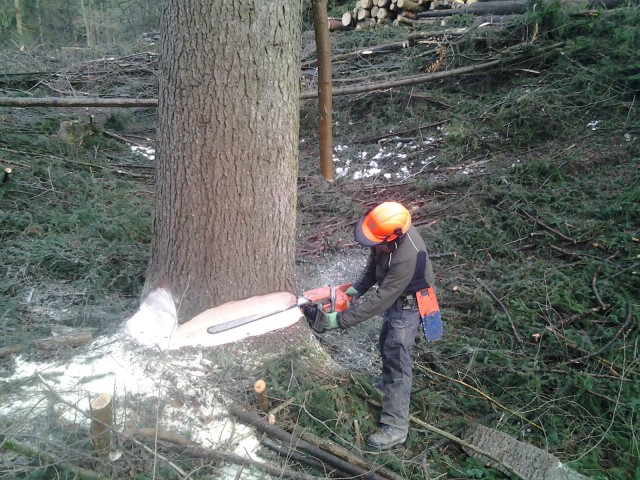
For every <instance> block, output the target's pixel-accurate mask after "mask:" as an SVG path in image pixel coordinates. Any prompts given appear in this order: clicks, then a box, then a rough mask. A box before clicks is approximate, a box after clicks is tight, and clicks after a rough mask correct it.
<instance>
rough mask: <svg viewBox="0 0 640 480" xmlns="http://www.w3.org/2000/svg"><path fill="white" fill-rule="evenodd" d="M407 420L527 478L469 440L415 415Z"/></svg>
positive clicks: (517, 475) (520, 477)
mask: <svg viewBox="0 0 640 480" xmlns="http://www.w3.org/2000/svg"><path fill="white" fill-rule="evenodd" d="M367 401H368V402H369V403H370V404H371V405H373V406H375V407H377V408H380V407H381V405H380V403H379V402H376V401H375V400H373V399H371V398H369V399H367ZM409 420H411V421H412V422H413V423H415V424H416V425H418V426H420V427H422V428H424V429H425V430H429V431H430V432H433V433H435V434H438V435H440V436H442V437H444V438H447V439H449V440H451V441H452V442H454V443H457V444H458V445H460V446H461V447H464V448H468V449H469V450H472V451H473V452H475V453H477V454H479V455H482V456H483V457H486V458H488V459H490V460H492V461H494V462H497V463H498V464H499V465H500V466H501V467H503V468H505V469H506V470H508V471H510V472H511V473H513V475H514V476H515V477H516V478H519V479H521V480H527V479H525V477H523V476H522V475H520V474H519V473H518V472H517V471H516V470H515V468H514V467H512V466H511V465H509V464H508V463H505V462H503V461H501V460H499V459H497V458H495V457H494V456H493V455H491V453H489V452H487V451H485V450H482V449H481V448H478V447H476V446H475V445H473V444H471V443H469V442H466V441H465V440H462V439H461V438H459V437H456V436H455V435H452V434H450V433H449V432H445V431H444V430H440V429H439V428H438V427H434V426H433V425H431V424H429V423H427V422H425V421H423V420H421V419H419V418H417V417H415V416H413V415H409Z"/></svg>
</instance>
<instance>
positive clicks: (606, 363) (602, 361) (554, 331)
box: [544, 325, 620, 379]
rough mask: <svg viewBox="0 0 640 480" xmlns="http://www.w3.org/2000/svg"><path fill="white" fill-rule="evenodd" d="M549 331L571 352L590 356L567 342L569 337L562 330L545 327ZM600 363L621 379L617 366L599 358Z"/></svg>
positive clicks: (550, 326)
mask: <svg viewBox="0 0 640 480" xmlns="http://www.w3.org/2000/svg"><path fill="white" fill-rule="evenodd" d="M544 328H545V329H546V330H547V331H549V332H551V333H553V334H554V335H555V336H556V338H558V339H560V340H562V341H563V342H564V345H565V346H566V347H568V348H570V349H571V350H575V351H576V352H579V353H582V354H584V355H589V353H590V352H587V351H586V350H585V349H584V348H582V347H579V346H578V345H576V344H575V343H573V342H570V341H569V340H567V337H565V336H564V335H563V334H562V332H561V331H560V330H558V329H557V328H555V327H554V326H552V325H547V326H546V327H544ZM570 363H573V362H572V361H570ZM598 363H600V364H602V365H604V366H605V367H607V368H608V369H609V371H610V372H611V374H612V375H613V376H615V377H616V378H617V379H619V378H620V374H619V373H618V372H617V370H616V369H615V365H614V364H613V363H611V362H608V361H606V360H604V359H603V358H598Z"/></svg>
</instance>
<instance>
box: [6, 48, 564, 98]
mask: <svg viewBox="0 0 640 480" xmlns="http://www.w3.org/2000/svg"><path fill="white" fill-rule="evenodd" d="M561 46H562V44H560V43H559V44H554V45H551V46H550V47H548V48H546V49H541V50H539V51H538V52H536V55H542V54H545V53H548V52H550V51H553V50H556V49H557V48H559V47H561ZM527 58H529V56H528V55H526V54H520V55H514V56H512V57H509V58H506V59H496V60H491V61H489V62H485V63H479V64H476V65H470V66H467V67H460V68H453V69H451V70H444V71H440V72H434V73H426V74H424V75H412V76H409V77H404V78H400V79H398V80H392V81H388V82H382V83H371V84H367V85H361V86H358V87H345V88H336V89H333V92H332V96H334V97H337V96H341V95H353V94H357V93H368V92H375V91H377V90H387V89H390V88H396V87H404V86H408V85H418V84H420V83H427V82H435V81H437V80H442V79H444V78H450V77H456V76H461V75H467V74H470V73H478V72H483V71H485V70H491V69H493V68H498V67H501V66H506V65H509V64H512V63H516V62H519V61H521V60H524V59H527ZM531 58H533V57H531ZM314 98H318V92H317V91H315V90H312V91H307V92H302V93H301V94H300V100H309V99H314ZM157 106H158V99H156V98H146V99H143V98H141V99H137V98H125V99H123V98H91V97H86V98H58V97H42V98H20V97H0V107H23V108H24V107H128V108H131V107H146V108H155V107H157Z"/></svg>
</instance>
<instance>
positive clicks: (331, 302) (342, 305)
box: [298, 283, 351, 313]
mask: <svg viewBox="0 0 640 480" xmlns="http://www.w3.org/2000/svg"><path fill="white" fill-rule="evenodd" d="M350 286H351V284H350V283H345V284H344V285H338V286H336V287H332V286H330V285H325V286H324V287H318V288H314V289H312V290H307V291H306V292H304V293H303V294H302V297H301V298H299V299H298V305H300V306H302V305H305V304H307V303H315V304H316V305H317V306H318V308H321V309H322V311H323V312H324V313H333V312H344V311H345V310H346V309H347V308H349V305H350V303H351V297H350V296H349V295H347V294H346V291H347V289H348V288H349V287H350Z"/></svg>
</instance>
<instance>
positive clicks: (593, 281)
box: [591, 269, 609, 312]
mask: <svg viewBox="0 0 640 480" xmlns="http://www.w3.org/2000/svg"><path fill="white" fill-rule="evenodd" d="M598 271H599V269H598ZM598 271H596V273H594V274H593V278H592V279H591V290H592V291H593V295H594V296H595V297H596V301H597V302H598V305H600V311H601V312H606V311H607V310H608V309H609V306H608V305H605V303H604V302H603V301H602V299H601V298H600V294H599V293H598V287H597V286H596V280H597V278H598Z"/></svg>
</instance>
